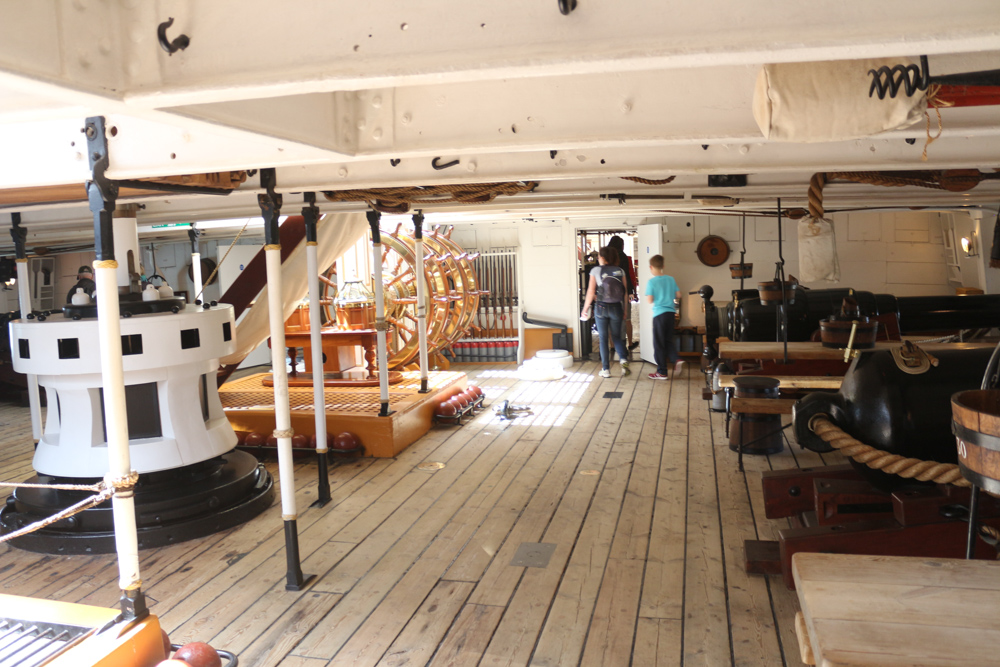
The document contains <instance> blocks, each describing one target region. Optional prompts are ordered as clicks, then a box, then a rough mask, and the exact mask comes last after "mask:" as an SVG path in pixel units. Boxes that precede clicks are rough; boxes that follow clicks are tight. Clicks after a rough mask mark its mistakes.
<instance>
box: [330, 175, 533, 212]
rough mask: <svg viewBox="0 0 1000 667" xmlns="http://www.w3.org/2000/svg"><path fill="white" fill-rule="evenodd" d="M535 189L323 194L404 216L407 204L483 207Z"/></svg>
mask: <svg viewBox="0 0 1000 667" xmlns="http://www.w3.org/2000/svg"><path fill="white" fill-rule="evenodd" d="M537 185H538V183H537V182H535V181H527V182H520V181H516V182H507V183H469V184H458V185H427V186H422V187H399V188H366V189H360V190H335V191H327V192H324V193H323V196H325V197H326V198H327V199H328V200H330V201H338V202H341V201H363V202H367V203H368V205H369V206H371V207H372V208H373V209H375V210H376V211H381V212H382V213H406V212H407V211H409V210H410V204H442V203H448V202H454V203H458V204H483V203H487V202H491V201H493V200H494V199H496V197H497V196H498V195H516V194H518V193H521V192H531V191H532V190H534V189H535V187H536V186H537Z"/></svg>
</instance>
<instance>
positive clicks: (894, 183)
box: [808, 169, 1000, 218]
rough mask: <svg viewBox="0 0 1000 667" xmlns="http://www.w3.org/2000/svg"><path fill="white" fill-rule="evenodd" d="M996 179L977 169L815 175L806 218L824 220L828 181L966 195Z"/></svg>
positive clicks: (990, 174) (819, 173)
mask: <svg viewBox="0 0 1000 667" xmlns="http://www.w3.org/2000/svg"><path fill="white" fill-rule="evenodd" d="M998 179H1000V173H996V172H995V173H983V172H981V171H979V170H978V169H943V170H940V169H939V170H922V171H830V172H825V173H824V172H818V173H815V174H813V175H812V178H810V179H809V192H808V197H809V215H810V217H813V218H822V217H823V188H824V187H825V186H826V184H827V183H829V182H830V181H853V182H855V183H866V184H868V185H881V186H885V187H905V186H916V187H921V188H931V189H934V190H947V191H948V192H965V191H967V190H971V189H973V188H974V187H976V186H977V185H979V184H980V183H981V182H983V181H987V180H998Z"/></svg>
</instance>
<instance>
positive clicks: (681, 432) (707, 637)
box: [0, 363, 841, 667]
mask: <svg viewBox="0 0 1000 667" xmlns="http://www.w3.org/2000/svg"><path fill="white" fill-rule="evenodd" d="M691 367H692V364H690V363H689V364H688V365H687V369H686V372H685V373H684V378H683V379H679V380H677V381H672V382H654V381H651V380H648V379H647V378H646V374H647V373H649V372H650V371H651V370H652V368H651V367H650V366H649V365H648V364H647V365H645V366H644V365H643V364H639V363H635V364H633V374H632V375H631V376H630V377H627V378H618V377H615V378H612V379H608V380H601V379H599V378H598V377H597V376H596V372H597V369H598V367H597V366H596V365H595V364H593V363H585V364H578V365H577V366H575V367H574V368H573V369H572V371H571V373H570V375H568V376H567V378H565V379H564V380H562V381H559V382H551V383H526V382H520V381H517V380H516V379H515V378H514V376H513V372H512V371H513V367H512V366H504V367H498V368H495V369H490V370H485V369H483V368H482V367H473V366H469V367H466V368H465V369H464V370H467V371H468V372H469V375H470V381H472V382H475V383H477V384H480V385H481V386H483V387H484V388H485V389H486V391H487V393H488V396H489V398H490V399H491V400H493V401H496V400H499V399H501V398H509V399H511V400H512V401H513V402H514V403H518V404H528V405H531V406H532V407H533V408H534V416H532V417H524V418H520V419H517V420H515V421H512V422H503V421H499V420H498V419H497V418H495V417H494V416H493V415H492V413H491V412H486V413H483V414H481V415H480V416H479V417H477V418H476V419H475V420H473V421H472V422H471V423H468V424H466V425H465V426H462V427H461V428H456V427H446V426H441V427H436V428H435V429H433V430H431V432H430V433H428V434H427V435H426V436H424V437H423V438H421V439H420V440H419V441H417V442H416V443H414V444H413V445H412V446H410V447H409V448H407V449H406V450H405V451H403V452H402V453H401V454H400V455H399V456H398V457H396V458H395V459H364V460H358V461H354V462H350V463H347V464H344V465H341V466H339V467H336V468H334V469H332V470H331V474H330V477H331V481H332V483H333V502H332V503H331V504H329V505H327V506H326V507H324V508H322V509H316V508H312V507H309V504H310V503H311V502H312V501H313V500H314V499H315V496H316V494H315V489H314V479H315V464H314V463H312V462H299V463H298V464H297V470H296V483H297V497H298V502H299V512H300V513H299V522H298V523H299V533H300V546H301V552H302V556H303V559H304V562H303V570H304V571H305V572H306V573H307V574H316V575H318V580H317V581H316V583H315V584H314V585H313V586H312V587H311V588H309V589H308V590H306V591H305V592H301V593H294V592H286V591H285V590H284V574H285V554H284V549H283V534H282V522H281V516H280V514H281V510H280V507H279V506H278V505H277V500H276V501H275V505H274V506H272V507H271V509H270V510H268V511H267V512H266V513H265V514H263V515H262V516H260V517H258V518H257V519H255V520H253V521H251V522H249V523H248V524H246V525H244V526H241V527H239V528H236V529H233V530H230V531H228V532H225V533H221V534H218V535H215V536H211V537H207V538H203V539H199V540H194V541H191V542H186V543H184V544H178V545H175V546H171V547H168V548H163V549H155V550H151V551H145V552H143V553H142V568H143V572H142V575H143V580H144V582H145V586H144V589H145V591H146V593H147V595H148V597H149V599H150V602H151V604H152V609H153V611H154V613H156V614H158V615H159V617H160V619H161V622H162V623H163V626H164V627H165V629H166V630H167V631H168V632H169V633H170V636H171V639H172V640H173V641H180V642H183V641H188V640H201V641H208V642H210V643H212V644H213V645H215V646H217V647H221V648H227V649H229V650H232V651H234V652H236V653H237V654H238V655H239V656H240V664H241V666H243V667H254V666H256V665H278V664H280V665H284V666H286V667H322V666H323V665H424V664H431V665H477V664H480V665H526V664H534V665H552V666H555V665H560V666H562V665H576V664H585V665H628V664H633V665H641V666H651V665H656V666H662V665H685V666H688V665H706V666H709V667H719V666H721V665H729V664H736V665H766V666H768V667H770V666H774V665H796V666H797V665H800V664H801V663H800V661H799V659H798V645H797V642H796V640H795V636H794V632H793V617H794V613H795V611H796V609H797V601H796V597H795V594H794V593H793V592H790V591H788V590H786V589H785V587H784V586H783V584H782V583H781V580H780V578H779V577H772V578H765V577H762V576H753V575H747V574H745V573H744V570H743V540H744V539H748V538H760V539H770V538H773V537H774V536H775V535H776V531H777V530H778V529H779V528H781V527H783V526H784V525H785V524H784V523H783V522H782V523H779V522H774V521H770V520H768V519H766V518H764V516H763V507H762V498H761V495H760V479H759V477H760V475H759V473H760V472H761V471H762V470H768V469H772V468H775V469H777V468H788V467H795V466H801V467H807V466H812V465H822V464H823V463H839V462H841V460H840V458H839V456H837V455H834V456H832V457H826V458H827V460H826V461H823V460H822V459H821V457H820V456H819V455H816V454H813V453H810V452H804V451H802V450H799V449H798V448H796V450H795V451H794V452H792V451H788V450H787V449H786V451H785V452H783V453H781V454H779V455H775V456H772V457H769V458H759V457H751V456H748V457H746V467H747V472H746V474H745V475H744V474H740V473H738V472H737V471H736V455H735V454H734V453H733V452H731V451H730V450H729V449H728V446H727V443H726V441H725V438H724V436H723V431H722V429H723V419H722V416H721V415H718V414H715V413H711V412H709V410H708V407H707V404H706V402H705V401H703V400H702V399H701V387H702V384H703V378H702V376H701V374H699V373H698V372H697V370H696V369H692V368H691ZM605 392H621V397H620V398H609V397H606V396H605ZM0 424H2V433H3V436H2V443H0V480H20V479H22V478H25V477H27V476H28V475H29V474H30V473H31V467H30V456H31V445H30V441H29V438H30V427H29V422H28V412H27V410H26V409H21V408H13V407H4V408H0ZM426 462H440V463H443V464H445V466H444V467H443V468H440V469H437V470H431V471H425V470H420V469H418V465H419V464H421V463H426ZM269 465H272V464H269ZM525 542H529V543H534V542H541V543H546V544H552V545H555V547H554V548H555V550H554V552H553V553H552V556H551V559H550V560H549V562H548V565H547V566H546V567H544V568H535V567H531V568H526V567H515V566H512V565H510V562H511V558H512V557H513V556H514V553H515V551H517V548H518V547H519V546H520V545H521V544H522V543H525ZM0 590H2V592H4V593H12V594H17V595H26V596H33V597H42V598H53V599H60V600H66V601H72V602H82V603H85V604H93V605H104V606H114V605H115V603H116V600H117V598H118V588H117V571H116V567H115V564H114V560H113V557H111V556H76V557H62V556H43V555H39V554H32V553H27V552H22V551H18V550H16V549H12V548H10V547H8V546H5V545H0ZM10 611H11V610H4V612H8V613H9V612H10Z"/></svg>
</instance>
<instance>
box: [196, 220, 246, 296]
mask: <svg viewBox="0 0 1000 667" xmlns="http://www.w3.org/2000/svg"><path fill="white" fill-rule="evenodd" d="M250 220H252V218H247V221H246V222H245V223H243V229H241V230H240V233H239V234H237V235H236V238H234V239H233V242H232V243H230V244H229V247H228V248H226V254H225V255H223V256H222V259H220V260H219V263H218V264H216V265H215V268H214V269H212V273H210V274H209V275H208V280H206V281H205V282H203V283H202V284H201V291H200V292H198V296H196V297H195V298H194V300H195V301H197V300H198V299H200V298H201V295H202V294H204V293H205V288H206V287H208V286H209V285H211V284H212V280H214V279H215V274H217V273H218V272H219V267H221V266H222V264H223V263H224V262H225V261H226V257H229V251H230V250H232V249H233V246H234V245H236V242H237V241H239V240H240V237H241V236H243V232H245V231H246V230H247V226H248V225H249V224H250Z"/></svg>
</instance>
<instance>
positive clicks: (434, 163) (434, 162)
mask: <svg viewBox="0 0 1000 667" xmlns="http://www.w3.org/2000/svg"><path fill="white" fill-rule="evenodd" d="M440 159H441V158H439V157H436V158H434V159H433V160H431V166H432V167H434V168H435V169H437V170H438V171H440V170H441V169H447V168H448V167H454V166H455V165H456V164H458V163H459V160H452V161H451V162H445V163H444V164H438V160H440Z"/></svg>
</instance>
